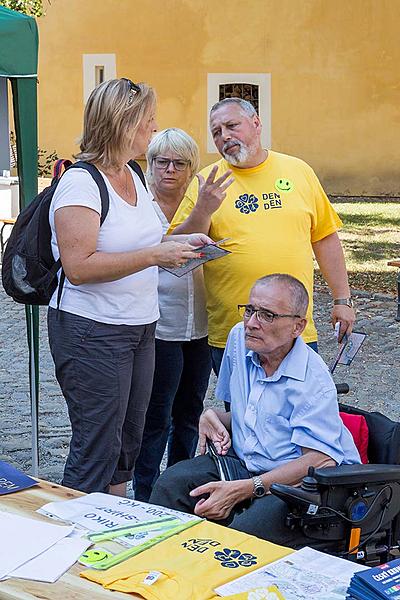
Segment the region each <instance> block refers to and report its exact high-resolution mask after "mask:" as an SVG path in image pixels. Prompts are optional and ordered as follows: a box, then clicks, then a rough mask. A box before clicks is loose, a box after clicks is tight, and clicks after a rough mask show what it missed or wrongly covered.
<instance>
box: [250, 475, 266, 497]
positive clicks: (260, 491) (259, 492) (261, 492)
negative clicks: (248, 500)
mask: <svg viewBox="0 0 400 600" xmlns="http://www.w3.org/2000/svg"><path fill="white" fill-rule="evenodd" d="M252 479H253V485H254V488H253V496H254V498H262V497H263V496H265V494H266V493H267V490H266V489H265V487H264V484H263V482H262V479H261V477H258V475H256V476H255V477H252Z"/></svg>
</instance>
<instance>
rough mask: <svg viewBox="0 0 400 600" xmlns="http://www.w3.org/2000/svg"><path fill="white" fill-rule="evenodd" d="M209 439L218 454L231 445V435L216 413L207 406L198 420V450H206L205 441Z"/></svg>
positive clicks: (224, 452)
mask: <svg viewBox="0 0 400 600" xmlns="http://www.w3.org/2000/svg"><path fill="white" fill-rule="evenodd" d="M207 439H209V440H211V441H212V442H213V444H214V446H215V449H216V451H217V452H218V454H226V453H227V452H228V450H229V448H230V447H231V436H230V435H229V432H228V430H227V429H226V427H225V425H224V424H223V423H222V422H221V420H220V418H219V417H218V415H217V414H216V413H215V412H214V411H213V410H212V409H211V408H209V409H208V410H206V411H204V412H203V414H202V415H201V417H200V422H199V450H200V454H205V452H206V441H207Z"/></svg>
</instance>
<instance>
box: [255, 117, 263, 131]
mask: <svg viewBox="0 0 400 600" xmlns="http://www.w3.org/2000/svg"><path fill="white" fill-rule="evenodd" d="M253 124H254V128H255V130H256V132H257V133H258V135H261V131H262V123H261V120H260V117H259V116H258V115H254V117H253Z"/></svg>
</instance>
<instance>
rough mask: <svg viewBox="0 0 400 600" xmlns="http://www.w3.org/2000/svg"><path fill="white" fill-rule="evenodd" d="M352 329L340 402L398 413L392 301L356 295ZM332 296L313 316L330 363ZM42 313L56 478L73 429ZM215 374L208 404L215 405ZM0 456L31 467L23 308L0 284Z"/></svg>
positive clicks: (48, 445)
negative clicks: (353, 347)
mask: <svg viewBox="0 0 400 600" xmlns="http://www.w3.org/2000/svg"><path fill="white" fill-rule="evenodd" d="M355 296H356V303H357V313H358V321H357V327H356V329H357V330H358V331H364V332H365V333H367V334H368V337H367V339H366V341H365V343H364V345H363V347H362V348H361V350H360V352H359V354H358V355H357V357H356V359H355V360H354V362H353V364H352V365H351V366H350V367H344V366H340V365H339V366H338V367H337V369H336V371H335V380H336V382H344V381H345V382H347V383H349V385H350V387H351V392H350V394H349V395H348V396H346V397H342V398H343V399H345V402H347V403H349V404H353V405H356V406H359V407H362V408H366V409H371V410H379V411H381V412H382V413H384V414H386V415H388V416H390V417H392V418H394V419H399V418H400V402H399V401H400V392H399V364H400V323H398V322H396V321H395V314H396V302H395V299H394V298H392V297H388V296H379V295H377V296H373V295H371V294H366V293H360V294H355ZM330 304H331V301H330V296H329V294H328V293H327V292H326V290H325V289H324V288H322V287H320V288H317V289H316V293H315V319H316V323H317V326H318V329H319V336H320V337H319V349H320V353H321V355H322V356H323V358H324V359H325V360H326V361H327V362H330V360H331V359H332V358H333V357H334V355H335V340H334V338H333V336H332V330H331V328H330V324H329V313H330ZM40 314H41V318H40V353H41V356H40V412H39V434H40V446H39V450H40V467H39V472H40V476H41V477H43V478H45V479H49V480H52V481H57V482H58V481H60V480H61V477H62V469H63V464H64V461H65V458H66V455H67V451H68V443H69V436H70V427H69V421H68V415H67V411H66V407H65V403H64V400H63V398H62V396H61V393H60V390H59V387H58V384H57V381H56V380H55V377H54V369H53V363H52V360H51V357H50V354H49V349H48V343H47V335H46V309H44V308H41V313H40ZM214 387H215V378H214V377H213V376H212V378H211V380H210V387H209V392H208V397H207V405H208V406H210V405H211V406H215V405H216V404H217V403H216V400H215V398H214V395H213V390H214ZM0 423H1V429H0V432H1V433H0V460H6V461H8V462H11V463H13V464H15V465H16V466H17V467H19V468H20V469H22V470H24V471H26V472H29V470H30V466H31V421H30V401H29V383H28V350H27V343H26V326H25V311H24V307H23V306H20V305H17V304H15V303H14V302H13V301H12V300H11V299H10V298H8V297H7V296H6V295H5V293H4V291H3V289H2V288H1V284H0Z"/></svg>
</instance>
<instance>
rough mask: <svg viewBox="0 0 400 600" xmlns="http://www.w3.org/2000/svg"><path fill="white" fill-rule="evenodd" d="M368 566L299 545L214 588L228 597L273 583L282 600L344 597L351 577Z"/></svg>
mask: <svg viewBox="0 0 400 600" xmlns="http://www.w3.org/2000/svg"><path fill="white" fill-rule="evenodd" d="M365 569H368V567H364V566H362V565H358V564H356V563H353V562H350V561H347V560H344V559H342V558H337V557H335V556H330V555H328V554H324V553H323V552H318V551H317V550H313V549H312V548H308V547H306V548H302V549H301V550H299V551H298V552H294V553H293V554H290V555H289V556H286V557H285V558H282V559H280V560H277V561H275V562H273V563H270V564H268V565H265V566H264V567H261V568H260V569H257V570H256V571H253V572H252V573H249V574H248V575H244V576H243V577H239V578H238V579H235V580H233V581H231V582H229V583H227V584H225V585H221V586H220V587H218V588H216V589H215V592H216V593H217V594H218V595H219V596H229V595H231V594H238V593H240V592H246V591H248V590H251V589H254V588H260V587H267V586H269V585H276V586H277V588H278V589H279V591H280V592H281V594H282V595H283V596H284V598H285V600H345V598H346V592H347V588H348V586H349V583H350V579H351V577H352V576H353V575H354V573H356V572H357V571H362V570H365Z"/></svg>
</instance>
